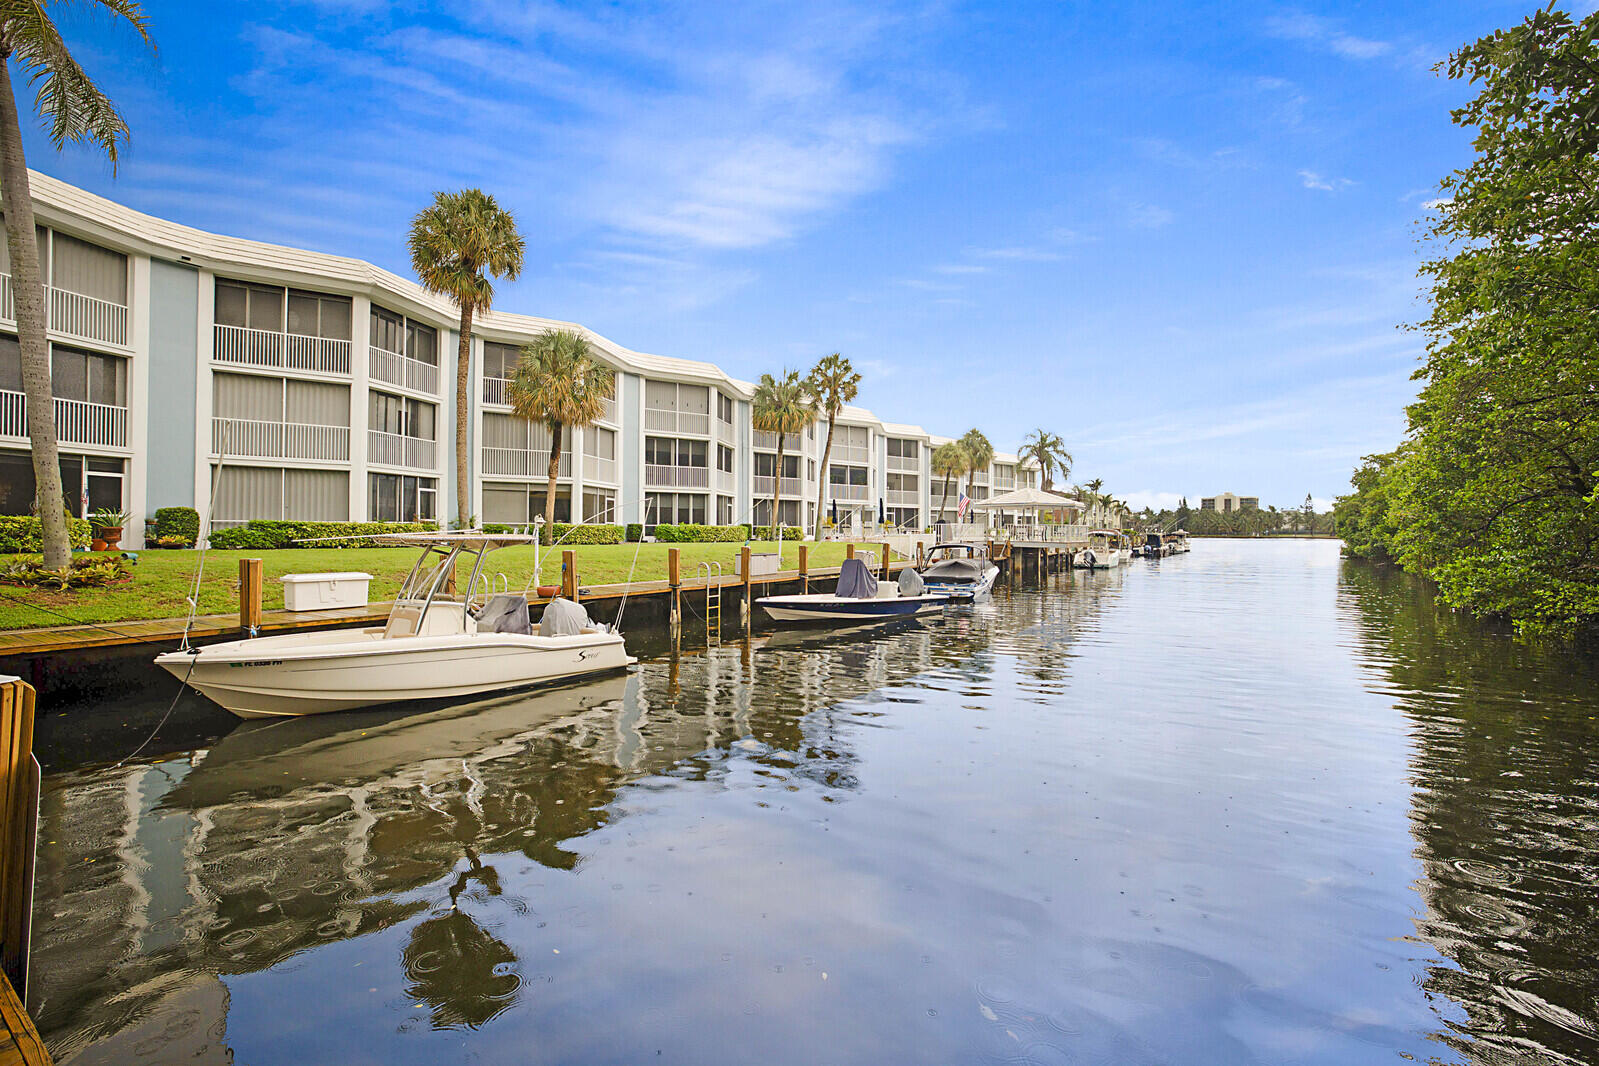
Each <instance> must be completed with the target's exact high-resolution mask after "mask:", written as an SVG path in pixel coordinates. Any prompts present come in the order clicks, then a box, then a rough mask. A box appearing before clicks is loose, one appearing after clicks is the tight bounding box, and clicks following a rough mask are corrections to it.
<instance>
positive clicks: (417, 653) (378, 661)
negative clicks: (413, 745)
mask: <svg viewBox="0 0 1599 1066" xmlns="http://www.w3.org/2000/svg"><path fill="white" fill-rule="evenodd" d="M308 637H316V638H320V641H319V642H318V643H312V642H311V641H310V640H308V639H307V638H308ZM329 638H342V639H329ZM636 661H637V660H635V659H632V658H630V657H629V656H628V654H627V651H626V648H625V646H624V645H623V642H622V638H621V637H620V636H617V635H615V634H611V633H593V634H588V633H585V634H580V635H577V636H569V637H538V636H526V635H520V634H509V633H506V634H486V635H471V636H461V635H456V636H440V637H414V638H399V639H381V632H380V631H374V630H364V631H357V632H356V633H355V634H354V635H353V637H351V636H346V635H345V634H307V635H300V634H296V635H292V636H289V637H261V638H257V639H255V640H236V641H230V642H228V643H225V644H213V645H209V646H207V647H204V648H199V649H192V650H190V651H175V652H167V653H166V654H164V655H160V656H158V657H157V658H156V664H157V665H158V666H161V667H162V668H163V669H165V670H166V671H167V672H169V673H171V674H172V675H173V676H174V677H177V678H179V679H180V680H182V681H184V682H185V683H186V684H188V685H189V686H190V687H191V688H193V689H196V690H197V691H199V692H200V693H201V694H202V695H204V696H205V697H206V698H208V699H210V700H212V701H213V702H215V703H218V704H220V705H221V706H222V707H224V708H226V709H227V710H229V711H231V712H233V713H234V714H236V715H238V716H239V717H240V718H281V717H298V716H301V715H310V714H327V713H329V712H332V711H344V710H351V709H353V708H356V707H375V706H380V705H382V704H387V703H401V702H418V701H423V700H434V699H447V698H455V697H466V696H477V695H483V694H486V693H492V692H501V691H505V690H508V689H514V688H522V687H526V686H531V685H538V684H542V683H544V682H549V681H560V680H564V679H567V678H573V677H581V676H584V675H587V674H597V673H602V672H604V671H608V670H619V669H622V668H623V667H626V666H628V665H630V664H632V663H633V662H636Z"/></svg>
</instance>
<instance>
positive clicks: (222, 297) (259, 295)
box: [216, 278, 283, 333]
mask: <svg viewBox="0 0 1599 1066" xmlns="http://www.w3.org/2000/svg"><path fill="white" fill-rule="evenodd" d="M216 321H217V325H219V326H245V327H248V328H250V329H264V330H268V331H270V332H273V333H282V332H283V290H282V289H274V288H270V287H268V286H265V285H246V284H244V283H243V282H238V281H223V280H222V279H221V278H218V279H217V304H216Z"/></svg>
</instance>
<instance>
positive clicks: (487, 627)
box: [477, 593, 533, 636]
mask: <svg viewBox="0 0 1599 1066" xmlns="http://www.w3.org/2000/svg"><path fill="white" fill-rule="evenodd" d="M477 628H478V632H480V633H520V634H521V635H523V636H528V635H530V634H531V633H532V632H533V623H532V622H531V621H529V619H528V613H527V597H526V596H512V595H507V594H506V593H500V594H498V595H495V596H491V597H489V602H488V603H487V604H485V605H484V607H483V610H482V611H480V612H479V613H478V616H477Z"/></svg>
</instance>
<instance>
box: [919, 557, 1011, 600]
mask: <svg viewBox="0 0 1599 1066" xmlns="http://www.w3.org/2000/svg"><path fill="white" fill-rule="evenodd" d="M998 578H999V567H997V566H992V567H989V568H988V569H987V570H985V571H984V572H983V578H982V580H981V581H950V582H940V581H925V582H924V587H925V588H926V589H927V591H928V592H937V593H942V594H944V595H946V596H948V597H949V599H950V602H951V603H970V602H972V601H973V600H977V599H980V598H981V597H983V596H986V595H988V594H989V593H990V592H992V591H993V590H994V582H995V581H996V580H997V579H998Z"/></svg>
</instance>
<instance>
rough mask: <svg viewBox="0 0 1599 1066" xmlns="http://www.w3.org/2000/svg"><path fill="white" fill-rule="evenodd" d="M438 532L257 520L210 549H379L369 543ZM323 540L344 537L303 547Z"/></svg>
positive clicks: (218, 536)
mask: <svg viewBox="0 0 1599 1066" xmlns="http://www.w3.org/2000/svg"><path fill="white" fill-rule="evenodd" d="M436 528H438V527H437V526H435V525H433V524H432V523H431V522H288V521H280V520H278V519H267V518H257V519H255V520H254V521H252V522H249V523H247V524H245V525H242V526H235V527H233V528H232V529H219V530H217V531H216V532H214V533H212V534H211V537H210V540H211V547H213V548H220V549H222V550H224V551H231V550H236V549H241V548H244V549H249V550H251V551H266V550H269V549H272V548H376V547H381V546H382V545H383V542H382V541H376V540H372V539H370V538H371V536H372V535H374V534H378V533H429V532H432V531H433V530H435V529H436ZM322 537H344V538H348V539H344V540H324V541H322V542H321V543H317V544H305V543H302V542H303V541H306V540H312V539H316V538H322Z"/></svg>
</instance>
